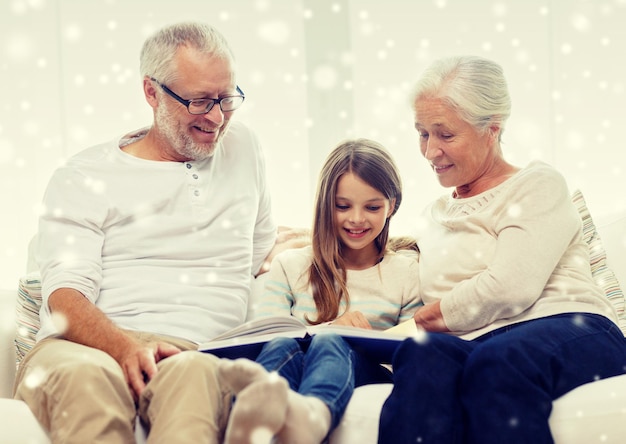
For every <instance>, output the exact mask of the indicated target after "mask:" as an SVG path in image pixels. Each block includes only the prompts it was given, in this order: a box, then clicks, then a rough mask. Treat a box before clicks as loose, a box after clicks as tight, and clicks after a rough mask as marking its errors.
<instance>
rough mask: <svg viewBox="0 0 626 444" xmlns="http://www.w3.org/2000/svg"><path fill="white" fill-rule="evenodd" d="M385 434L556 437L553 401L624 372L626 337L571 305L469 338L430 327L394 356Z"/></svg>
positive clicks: (420, 438) (539, 443) (397, 442)
mask: <svg viewBox="0 0 626 444" xmlns="http://www.w3.org/2000/svg"><path fill="white" fill-rule="evenodd" d="M393 369H394V376H393V379H394V388H393V390H392V393H391V395H390V396H389V398H388V399H387V400H386V401H385V404H384V406H383V410H382V413H381V417H380V433H379V437H378V442H379V443H380V444H391V443H393V444H402V443H416V442H420V443H423V444H431V443H434V444H441V443H445V444H453V443H472V444H474V443H480V444H492V443H493V444H496V443H498V444H500V443H507V444H511V443H513V444H515V443H520V444H522V443H523V444H528V443H533V444H535V443H536V444H543V443H552V442H553V439H552V434H551V432H550V427H549V424H548V418H549V416H550V412H551V410H552V401H553V400H555V399H557V398H558V397H560V396H561V395H563V394H565V393H567V392H568V391H570V390H572V389H574V388H576V387H578V386H580V385H582V384H585V383H588V382H592V381H594V380H596V379H602V378H608V377H611V376H616V375H619V374H623V373H625V372H626V341H625V340H624V336H623V335H622V332H621V331H620V329H619V328H618V327H617V326H616V325H615V324H614V323H613V322H611V321H610V320H609V319H607V318H605V317H603V316H598V315H592V314H582V313H568V314H561V315H556V316H550V317H546V318H542V319H536V320H532V321H527V322H522V323H519V324H515V325H511V326H507V327H503V328H501V329H498V330H495V331H493V332H490V333H488V334H486V335H483V336H481V337H479V338H477V339H475V340H473V341H465V340H462V339H459V338H457V337H455V336H451V335H446V334H438V333H432V334H429V335H428V336H427V339H426V340H425V341H422V342H417V341H415V340H412V339H409V340H406V341H404V342H403V343H402V345H401V346H400V347H399V348H398V350H397V351H396V354H395V355H394V358H393Z"/></svg>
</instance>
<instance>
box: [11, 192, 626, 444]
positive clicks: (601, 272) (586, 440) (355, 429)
mask: <svg viewBox="0 0 626 444" xmlns="http://www.w3.org/2000/svg"><path fill="white" fill-rule="evenodd" d="M572 200H573V202H574V203H575V205H576V207H577V208H578V211H579V213H580V216H581V219H582V223H583V235H584V238H585V240H586V242H587V243H588V244H589V251H590V259H591V261H590V266H591V268H592V272H593V275H594V278H595V279H596V281H597V282H598V284H599V285H600V286H601V287H602V288H603V289H604V291H605V294H606V296H607V297H608V298H609V299H610V300H611V301H612V303H613V304H614V306H615V308H616V311H617V312H618V316H619V321H620V327H621V329H622V331H623V332H624V333H626V312H625V307H626V300H625V298H624V294H623V292H622V290H621V288H620V285H619V282H622V283H626V211H623V212H622V213H621V214H618V215H615V216H613V217H611V218H610V219H608V220H605V221H602V222H601V223H599V224H598V225H597V227H596V224H595V222H594V220H593V219H592V218H591V215H590V214H589V210H588V208H587V205H586V202H585V199H584V197H583V195H582V193H580V192H579V191H576V192H575V193H573V195H572ZM262 287H263V278H262V277H261V278H259V279H256V280H254V281H253V283H252V299H251V306H253V304H254V301H255V297H257V296H258V294H260V292H261V290H262ZM38 288H39V287H38V279H37V275H36V274H35V275H27V276H23V277H22V278H21V279H19V288H18V292H17V297H16V292H15V291H3V292H0V315H1V316H2V323H1V324H0V371H1V373H0V442H3V443H37V444H38V443H48V442H49V440H48V438H47V436H46V434H45V433H44V432H43V430H42V429H41V427H40V426H39V424H38V423H37V421H36V420H35V418H34V417H33V415H32V414H31V413H30V410H29V409H28V408H27V407H26V405H25V404H24V403H22V402H21V401H16V400H12V399H9V398H10V396H11V387H12V384H13V378H14V372H15V364H16V360H19V359H20V358H21V355H22V354H23V353H25V352H26V351H27V350H28V348H29V347H30V346H31V345H32V341H33V340H34V336H33V335H34V333H35V332H36V330H37V325H36V322H37V321H38V319H37V314H36V306H37V303H38V302H37V297H38V293H37V292H38ZM16 321H17V322H16ZM624 346H625V347H626V341H625V343H624ZM390 391H391V384H373V385H368V386H363V387H359V388H357V389H356V390H355V393H354V396H353V397H352V399H351V401H350V403H349V405H348V409H347V411H346V414H345V416H344V418H343V420H342V422H341V424H340V425H339V427H338V428H337V429H336V430H335V431H334V433H333V434H332V436H331V438H330V443H331V444H367V443H375V442H376V437H377V434H378V416H379V413H380V409H381V407H382V404H383V402H384V400H385V399H386V397H387V396H388V395H389V393H390ZM550 427H551V430H552V433H553V436H554V440H555V442H556V443H557V444H559V443H560V444H579V443H580V444H591V443H623V442H625V440H626V438H625V437H626V374H624V375H621V376H616V377H613V378H609V379H605V380H600V381H595V382H592V383H589V384H586V385H583V386H581V387H579V388H577V389H575V390H573V391H571V392H569V393H567V394H565V395H564V396H562V397H561V398H559V399H557V400H556V401H555V402H554V406H553V410H552V414H551V417H550ZM144 440H145V434H144V432H143V430H141V428H138V429H137V441H138V442H143V441H144Z"/></svg>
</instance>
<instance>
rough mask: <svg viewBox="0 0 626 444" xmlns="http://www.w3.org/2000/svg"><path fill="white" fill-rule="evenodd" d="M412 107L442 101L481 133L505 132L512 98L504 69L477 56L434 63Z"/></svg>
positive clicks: (422, 82) (425, 72)
mask: <svg viewBox="0 0 626 444" xmlns="http://www.w3.org/2000/svg"><path fill="white" fill-rule="evenodd" d="M413 99H414V100H413V103H415V102H418V101H420V100H423V99H442V100H443V101H444V102H446V103H447V104H448V105H449V106H450V107H451V108H452V109H454V110H455V111H456V112H457V113H458V114H459V116H460V117H461V118H462V119H463V120H465V121H466V122H467V123H469V124H470V125H472V126H474V128H476V129H477V130H478V131H480V132H484V131H486V130H487V129H488V128H489V127H491V126H492V125H494V124H495V125H496V126H498V127H499V128H500V136H501V135H502V132H503V131H504V126H505V124H506V121H507V119H508V118H509V115H510V114H511V97H510V96H509V90H508V87H507V83H506V79H505V78H504V72H503V70H502V67H501V66H500V65H498V64H497V63H495V62H493V61H491V60H488V59H485V58H482V57H476V56H459V57H449V58H444V59H440V60H437V61H435V62H434V63H433V64H432V65H431V66H430V67H428V68H427V69H426V71H424V73H423V74H422V76H421V78H420V79H419V81H418V82H417V85H416V87H415V91H414V95H413Z"/></svg>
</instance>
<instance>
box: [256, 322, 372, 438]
mask: <svg viewBox="0 0 626 444" xmlns="http://www.w3.org/2000/svg"><path fill="white" fill-rule="evenodd" d="M256 361H257V362H258V363H260V364H261V365H263V367H265V369H266V370H268V371H277V372H278V374H279V375H281V376H282V377H284V378H285V379H286V380H287V381H288V382H289V387H290V388H291V389H292V390H293V391H296V392H298V393H300V394H302V395H307V396H315V397H317V398H319V399H321V400H322V401H323V402H324V403H325V404H326V405H327V406H328V408H329V409H330V413H331V428H330V430H331V431H332V430H333V429H334V428H335V427H336V426H337V425H338V424H339V421H340V420H341V417H342V416H343V414H344V412H345V410H346V406H347V405H348V402H349V401H350V397H351V396H352V392H353V391H354V387H355V369H356V368H358V367H361V366H363V367H364V370H361V371H358V372H357V373H359V375H360V379H362V380H364V378H367V379H371V372H370V371H369V370H368V369H369V366H368V365H367V362H365V363H363V364H359V363H361V362H363V359H362V358H359V357H358V356H357V355H356V353H355V352H354V351H353V350H352V348H351V347H350V346H349V345H348V344H347V343H346V342H345V341H344V340H343V338H341V336H338V335H335V334H317V335H315V336H313V337H308V338H306V339H293V338H276V339H273V340H272V341H270V342H268V343H267V344H265V345H264V347H263V350H262V351H261V353H260V354H259V356H258V357H257V359H256Z"/></svg>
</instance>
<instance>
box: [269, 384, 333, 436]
mask: <svg viewBox="0 0 626 444" xmlns="http://www.w3.org/2000/svg"><path fill="white" fill-rule="evenodd" d="M287 405H288V408H287V418H286V420H285V425H284V426H283V428H282V429H281V430H280V432H279V433H278V435H277V437H278V440H279V442H280V443H283V444H319V443H321V442H322V440H323V439H324V438H325V437H326V435H327V434H328V431H329V429H330V419H331V418H330V410H329V409H328V406H327V405H326V404H325V403H324V402H323V401H321V400H320V399H318V398H315V397H313V396H303V395H301V394H299V393H296V392H294V391H292V390H290V391H289V394H288V398H287Z"/></svg>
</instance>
